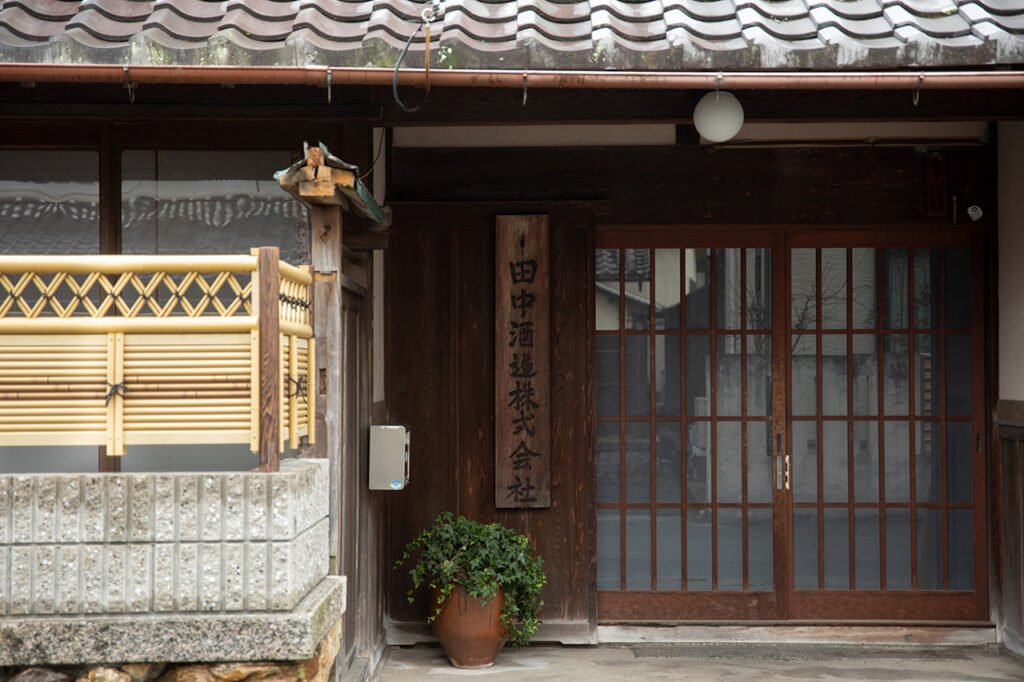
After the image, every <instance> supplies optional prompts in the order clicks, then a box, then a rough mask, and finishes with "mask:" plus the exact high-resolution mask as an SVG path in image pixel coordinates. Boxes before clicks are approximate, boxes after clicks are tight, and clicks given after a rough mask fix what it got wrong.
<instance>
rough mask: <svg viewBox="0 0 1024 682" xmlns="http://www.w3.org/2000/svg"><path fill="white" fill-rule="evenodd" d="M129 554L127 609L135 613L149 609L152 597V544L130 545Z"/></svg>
mask: <svg viewBox="0 0 1024 682" xmlns="http://www.w3.org/2000/svg"><path fill="white" fill-rule="evenodd" d="M129 556H130V560H129V563H128V574H129V580H128V585H129V589H130V593H129V596H128V610H129V611H135V612H136V613H141V612H144V611H149V610H150V607H151V600H152V597H153V586H152V580H153V545H151V544H149V543H145V544H138V545H131V547H130V549H129Z"/></svg>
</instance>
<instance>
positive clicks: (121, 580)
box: [104, 545, 128, 613]
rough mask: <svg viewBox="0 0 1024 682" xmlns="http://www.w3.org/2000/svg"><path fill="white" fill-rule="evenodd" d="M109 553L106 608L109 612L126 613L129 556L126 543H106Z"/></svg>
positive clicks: (106, 576) (107, 552)
mask: <svg viewBox="0 0 1024 682" xmlns="http://www.w3.org/2000/svg"><path fill="white" fill-rule="evenodd" d="M105 549H106V554H107V570H106V575H105V578H106V581H105V582H106V586H105V587H106V589H105V590H104V591H105V593H106V595H105V596H106V600H105V601H106V609H105V611H107V612H109V613H124V611H125V610H126V609H127V599H128V594H127V593H128V557H127V553H128V551H127V546H126V545H105Z"/></svg>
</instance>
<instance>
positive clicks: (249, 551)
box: [245, 542, 270, 611]
mask: <svg viewBox="0 0 1024 682" xmlns="http://www.w3.org/2000/svg"><path fill="white" fill-rule="evenodd" d="M268 551H269V547H268V545H267V543H264V542H253V543H246V545H245V553H246V562H247V564H248V569H249V571H248V575H249V588H248V589H247V590H246V592H245V602H246V603H245V607H246V608H247V609H248V610H250V611H264V610H266V609H267V608H268V607H269V605H270V600H269V599H268V595H267V584H268V583H267V576H268V571H269V566H268V561H267V554H268Z"/></svg>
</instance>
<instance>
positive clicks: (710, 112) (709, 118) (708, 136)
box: [693, 89, 743, 142]
mask: <svg viewBox="0 0 1024 682" xmlns="http://www.w3.org/2000/svg"><path fill="white" fill-rule="evenodd" d="M693 125H694V127H695V128H697V132H698V133H700V136H701V137H703V138H704V139H705V140H707V141H709V142H725V141H726V140H731V139H732V138H733V137H735V136H736V133H738V132H739V131H740V128H742V127H743V105H742V104H740V101H739V100H738V99H736V96H735V95H733V94H732V93H731V92H723V91H721V90H717V89H716V90H715V91H714V92H709V93H708V94H706V95H704V96H703V97H701V99H700V101H699V102H697V106H696V107H694V109H693Z"/></svg>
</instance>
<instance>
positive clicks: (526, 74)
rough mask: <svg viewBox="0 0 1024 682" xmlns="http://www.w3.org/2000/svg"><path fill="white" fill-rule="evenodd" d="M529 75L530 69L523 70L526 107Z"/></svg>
mask: <svg viewBox="0 0 1024 682" xmlns="http://www.w3.org/2000/svg"><path fill="white" fill-rule="evenodd" d="M528 77H529V72H528V71H523V106H524V107H525V106H526V95H527V92H528V90H527V88H528V85H529V84H528V83H527V78H528Z"/></svg>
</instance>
